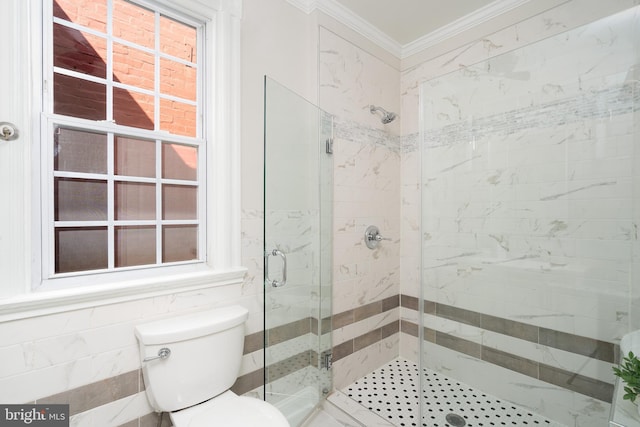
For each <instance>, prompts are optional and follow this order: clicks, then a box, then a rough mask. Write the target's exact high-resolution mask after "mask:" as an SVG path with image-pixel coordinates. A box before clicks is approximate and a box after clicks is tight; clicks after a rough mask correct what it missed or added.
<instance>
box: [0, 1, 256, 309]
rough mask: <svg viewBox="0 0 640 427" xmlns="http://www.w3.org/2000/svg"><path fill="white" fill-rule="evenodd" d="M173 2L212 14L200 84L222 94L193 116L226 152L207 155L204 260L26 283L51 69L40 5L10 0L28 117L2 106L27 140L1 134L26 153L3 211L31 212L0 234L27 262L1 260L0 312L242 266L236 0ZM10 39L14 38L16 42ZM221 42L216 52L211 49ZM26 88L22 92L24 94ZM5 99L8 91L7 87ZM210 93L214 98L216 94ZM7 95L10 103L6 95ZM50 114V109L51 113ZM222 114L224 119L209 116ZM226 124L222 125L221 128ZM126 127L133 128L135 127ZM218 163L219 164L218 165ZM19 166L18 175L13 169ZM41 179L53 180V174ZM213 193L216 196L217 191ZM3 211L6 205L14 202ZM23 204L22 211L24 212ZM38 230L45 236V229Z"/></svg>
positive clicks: (131, 291)
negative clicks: (62, 283)
mask: <svg viewBox="0 0 640 427" xmlns="http://www.w3.org/2000/svg"><path fill="white" fill-rule="evenodd" d="M140 1H142V2H144V1H146V0H140ZM154 2H158V3H162V4H163V5H164V6H166V7H167V9H170V10H175V7H176V4H177V2H176V0H154ZM179 2H180V4H181V5H184V6H185V9H187V10H189V11H191V12H195V14H196V15H197V16H199V17H204V18H203V19H205V20H206V19H207V18H206V17H207V16H210V17H211V18H210V19H209V20H208V21H207V25H206V28H209V29H210V31H209V32H207V34H206V35H205V37H206V46H207V49H208V51H209V52H213V53H214V54H215V55H216V56H215V57H216V59H219V60H216V61H210V62H209V63H208V64H206V66H207V67H211V68H207V70H211V71H212V74H213V75H215V76H217V79H216V82H215V83H216V85H219V87H217V88H214V87H212V86H214V85H213V84H212V85H208V86H209V87H210V90H211V92H210V94H211V95H212V96H213V95H215V96H217V95H218V94H219V93H221V94H223V95H224V99H223V100H221V101H220V102H218V101H215V102H214V101H209V102H208V103H207V106H206V108H205V110H204V114H205V116H204V117H202V118H200V119H201V120H209V121H211V122H212V123H213V124H214V126H211V128H213V129H211V132H210V134H209V135H207V136H208V137H211V138H208V140H209V141H212V142H213V144H215V143H216V142H219V143H220V142H221V144H219V145H223V146H224V147H223V148H222V149H221V150H220V151H219V152H216V153H215V154H216V155H223V156H226V157H225V158H216V159H215V161H214V162H212V167H211V170H212V171H213V172H212V175H213V176H207V177H206V178H207V180H208V186H207V197H206V199H207V202H208V203H210V204H211V205H210V206H216V210H215V211H214V209H211V210H210V211H209V213H208V216H207V218H206V221H209V222H210V223H211V226H209V227H207V229H206V233H207V239H206V241H207V242H209V245H210V246H214V248H215V249H216V251H215V252H214V251H211V249H212V248H211V247H210V248H207V249H209V250H207V254H208V257H207V263H206V264H205V263H199V265H196V266H195V268H192V266H189V265H175V266H173V265H171V266H168V268H167V269H166V270H163V272H164V274H157V275H153V276H151V277H143V275H142V273H140V274H132V273H135V272H125V273H126V275H119V274H118V273H115V274H116V275H114V276H113V277H112V278H111V280H107V281H105V283H96V281H95V277H93V276H92V275H87V276H85V277H84V278H81V279H76V278H72V279H75V280H77V281H83V282H84V283H82V286H79V287H73V288H57V289H56V288H55V286H54V287H51V288H50V289H49V290H46V291H37V290H35V289H36V288H37V286H38V284H40V279H41V277H42V276H43V275H45V274H46V272H43V271H41V266H42V259H43V257H44V256H46V255H45V254H43V253H41V252H40V250H41V247H42V246H43V245H42V239H43V236H42V230H41V225H42V224H41V214H40V212H41V209H40V204H41V194H40V189H41V185H43V186H44V187H42V188H43V189H44V190H46V185H47V182H48V181H47V180H46V179H45V178H46V177H45V176H44V175H45V174H41V173H40V172H39V171H40V165H41V161H42V159H41V157H42V154H41V148H40V143H39V140H40V135H41V134H42V132H43V129H42V128H46V127H47V120H46V117H43V116H41V114H40V112H41V111H42V105H43V104H46V100H47V99H49V100H50V97H51V91H50V90H48V89H50V88H48V87H47V82H50V81H51V79H50V76H48V75H43V69H52V64H50V63H49V61H46V62H47V64H45V65H48V66H46V67H43V64H42V61H43V59H42V51H43V48H42V40H43V35H44V34H43V33H47V31H46V27H47V25H50V24H47V23H46V22H48V21H49V20H45V23H43V22H42V16H43V6H42V3H41V1H40V0H29V1H23V0H12V3H11V5H10V6H11V7H10V9H9V10H8V14H9V15H10V16H11V17H12V18H14V17H15V19H14V20H13V21H12V22H15V25H14V26H9V27H7V29H6V30H2V31H0V33H2V34H5V33H7V34H18V33H19V34H21V36H20V37H8V38H5V39H4V40H10V41H11V43H9V44H7V49H8V51H9V52H18V53H20V55H17V54H16V55H14V56H12V58H13V57H15V58H14V59H15V60H14V61H10V62H11V63H15V64H24V66H22V69H26V70H28V73H27V72H24V71H22V73H23V74H22V75H25V74H26V76H25V77H28V78H26V79H24V80H23V81H24V82H27V81H28V83H25V84H24V85H22V84H20V85H19V84H15V85H14V87H15V88H16V92H19V95H20V98H16V99H21V100H22V101H21V103H20V104H19V108H17V109H16V110H17V112H24V113H25V116H26V117H28V120H26V117H25V120H18V119H16V118H14V117H13V116H8V115H7V117H5V118H6V119H11V121H15V122H16V123H17V124H18V126H19V128H21V129H22V130H23V132H22V134H21V139H24V140H25V141H29V140H31V141H32V143H31V144H28V146H27V145H25V144H16V143H10V144H11V145H8V144H5V145H8V147H10V148H13V147H15V148H18V149H21V150H24V151H25V155H24V157H25V158H26V159H27V160H28V164H25V165H24V170H23V168H22V166H23V165H21V164H20V162H17V163H18V164H16V167H15V171H14V170H13V169H12V170H11V171H12V173H13V172H15V173H13V175H15V176H16V182H18V183H20V185H21V186H24V187H26V188H24V190H22V191H20V193H22V194H23V195H24V200H23V202H24V206H22V205H20V206H21V209H20V210H19V211H18V210H16V212H17V214H16V215H13V214H12V216H11V218H14V217H16V218H24V217H25V216H27V217H29V216H31V221H27V222H26V224H25V225H24V227H23V228H25V229H26V230H24V236H22V232H21V229H20V227H18V226H13V228H14V229H16V230H17V231H16V233H13V234H12V235H10V236H8V237H9V238H8V239H5V240H4V241H0V253H3V254H4V252H5V250H6V249H7V248H11V251H12V252H15V253H18V254H20V257H21V259H23V260H24V266H25V267H26V271H23V270H24V269H23V268H22V265H17V264H18V263H16V262H13V263H11V264H9V263H7V262H1V263H0V276H2V277H3V280H2V282H3V283H2V285H3V286H2V289H0V322H2V321H7V320H14V319H21V318H28V317H34V316H40V315H45V314H50V313H59V312H65V311H69V310H75V309H79V308H83V307H95V306H100V305H106V304H113V303H118V302H121V301H129V300H137V299H141V298H148V297H152V296H155V295H167V294H173V293H177V292H186V291H191V290H195V289H204V288H210V287H213V286H222V285H236V284H241V283H242V280H243V277H244V275H245V274H246V268H244V267H242V266H241V253H240V249H241V234H240V227H241V220H240V219H241V215H240V213H241V209H240V200H241V197H240V170H239V167H240V78H241V77H240V76H241V73H240V53H241V52H240V40H239V37H240V24H241V22H240V20H241V15H242V0H179ZM45 4H50V2H49V3H47V2H45ZM181 15H183V14H181ZM47 16H49V15H47ZM224 23H226V24H224ZM223 24H224V25H223ZM15 41H19V43H18V42H15ZM0 44H2V43H0ZM16 46H19V47H20V49H17V48H16ZM220 52H222V54H223V56H220ZM206 56H208V55H206ZM206 56H203V57H206ZM16 67H17V65H16ZM214 67H215V68H214ZM9 78H10V79H14V78H15V79H16V80H18V82H21V81H22V80H20V79H18V78H17V77H15V76H14V75H13V74H9ZM10 81H11V80H10ZM23 86H24V88H23ZM25 93H26V94H28V95H29V96H28V97H25V96H24V94H25ZM25 98H26V99H25ZM8 99H9V100H13V98H12V97H11V96H10V97H9V98H8ZM213 99H214V100H215V98H213ZM14 104H16V103H15V102H14ZM220 108H228V111H226V113H224V114H222V115H221V114H220V111H219V109H220ZM3 111H4V110H3ZM51 117H53V118H54V119H56V120H57V119H58V117H57V116H55V115H52V116H51ZM222 119H224V120H223V121H220V122H218V120H222ZM99 126H105V127H107V128H108V127H109V126H110V123H108V122H105V123H102V124H99ZM225 128H226V130H223V129H225ZM30 130H31V131H32V132H30ZM131 130H132V129H131ZM135 132H138V131H137V130H135ZM31 133H33V138H31V137H30V136H31V135H30V134H31ZM171 139H173V137H171ZM5 145H2V144H0V149H2V150H4V151H3V154H5V158H8V156H7V155H6V151H7V147H6V146H5ZM27 148H28V150H27ZM43 150H44V147H43ZM214 151H215V150H214V149H210V150H207V152H206V156H211V155H213V154H214V153H213V152H214ZM219 165H223V166H224V167H218V166H219ZM29 166H32V167H29ZM32 171H33V173H32ZM13 175H12V177H13ZM22 175H24V177H25V178H24V179H18V178H19V176H22ZM49 178H51V177H49ZM41 180H42V181H41ZM50 181H51V182H52V180H50ZM43 182H44V183H43ZM16 187H17V186H16ZM20 188H22V187H20ZM220 194H222V195H223V197H218V196H219V195H220ZM214 196H215V197H214ZM14 199H15V197H14V198H10V201H11V203H14V205H15V200H14ZM216 204H218V205H216ZM220 204H221V205H220ZM42 208H45V206H42ZM10 211H11V212H13V210H10ZM25 212H28V213H30V214H31V215H28V214H25ZM0 216H2V215H0ZM18 222H19V220H16V221H8V223H9V224H14V223H18ZM18 232H20V233H18ZM18 234H19V237H24V238H18V237H16V235H18ZM5 237H7V236H5ZM44 238H45V239H46V237H44ZM0 240H2V239H0ZM45 243H46V242H45ZM24 249H26V251H25V250H24ZM7 259H8V257H4V260H3V261H6V260H7ZM178 264H179V263H178ZM214 268H215V269H214ZM85 285H86V286H85Z"/></svg>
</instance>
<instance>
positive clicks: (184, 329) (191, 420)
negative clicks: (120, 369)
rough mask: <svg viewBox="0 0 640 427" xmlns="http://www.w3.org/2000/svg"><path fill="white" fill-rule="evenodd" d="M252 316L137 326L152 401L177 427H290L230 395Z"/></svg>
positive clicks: (217, 314) (230, 310)
mask: <svg viewBox="0 0 640 427" xmlns="http://www.w3.org/2000/svg"><path fill="white" fill-rule="evenodd" d="M248 314H249V312H248V310H247V309H246V308H244V307H241V306H231V307H224V308H216V309H212V310H207V311H203V312H198V313H193V314H188V315H183V316H178V317H173V318H170V319H163V320H158V321H155V322H150V323H145V324H142V325H138V326H136V328H135V334H136V337H137V339H138V343H139V346H140V359H141V361H142V374H143V376H144V380H145V385H146V389H145V391H146V394H147V399H148V400H149V403H150V404H151V406H152V407H153V408H154V409H155V410H156V411H158V412H168V413H169V415H170V417H171V421H172V423H173V425H174V426H175V427H186V426H189V427H199V426H202V427H204V426H207V427H210V426H224V427H236V426H237V427H289V423H288V421H287V419H286V418H285V417H284V415H282V413H281V412H280V411H278V409H276V408H275V407H274V406H272V405H271V404H269V403H267V402H265V401H262V400H260V399H256V398H253V397H245V396H238V395H237V394H235V393H234V392H232V391H231V390H230V388H231V386H232V385H233V384H234V383H235V381H236V379H237V377H238V373H239V371H240V363H241V361H242V349H243V346H244V322H245V320H246V319H247V317H248Z"/></svg>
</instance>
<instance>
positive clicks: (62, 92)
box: [53, 73, 107, 120]
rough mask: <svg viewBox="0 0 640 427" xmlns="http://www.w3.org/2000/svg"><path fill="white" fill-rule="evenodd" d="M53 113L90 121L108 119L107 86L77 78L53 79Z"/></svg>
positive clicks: (57, 77)
mask: <svg viewBox="0 0 640 427" xmlns="http://www.w3.org/2000/svg"><path fill="white" fill-rule="evenodd" d="M53 84H54V92H53V112H54V113H56V114H62V115H65V116H71V117H79V118H81V119H88V120H106V119H107V92H106V86H105V85H103V84H100V83H93V82H89V81H87V80H82V79H77V78H75V77H69V76H64V75H62V74H57V73H56V74H55V75H54V77H53Z"/></svg>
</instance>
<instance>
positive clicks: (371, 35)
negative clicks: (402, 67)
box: [287, 0, 531, 59]
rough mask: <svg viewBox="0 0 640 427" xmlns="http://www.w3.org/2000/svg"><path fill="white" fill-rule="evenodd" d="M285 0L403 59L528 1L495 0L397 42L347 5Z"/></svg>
mask: <svg viewBox="0 0 640 427" xmlns="http://www.w3.org/2000/svg"><path fill="white" fill-rule="evenodd" d="M287 1H288V2H289V3H290V4H291V5H293V6H295V7H297V8H298V9H300V10H302V11H303V12H305V13H306V14H310V13H312V12H313V11H315V10H320V11H322V12H324V13H326V14H327V15H329V16H331V17H332V18H334V19H336V20H338V21H339V22H341V23H342V24H344V25H346V26H347V27H349V28H351V29H352V30H354V31H356V32H358V33H359V34H361V35H363V36H364V37H366V38H367V39H369V40H371V41H372V42H373V43H375V44H377V45H378V46H380V47H382V48H383V49H386V50H387V51H389V52H390V53H392V54H393V55H395V56H396V57H398V58H399V59H405V58H407V57H409V56H411V55H414V54H416V53H418V52H420V51H422V50H424V49H427V48H430V47H433V46H435V45H436V44H438V43H441V42H443V41H444V40H446V39H448V38H451V37H454V36H456V35H458V34H460V33H462V32H464V31H468V30H470V29H471V28H473V27H476V26H478V25H480V24H482V23H484V22H486V21H488V20H490V19H493V18H496V17H498V16H500V15H503V14H505V13H507V12H509V11H511V10H513V9H515V8H517V7H520V6H522V5H524V4H526V3H528V2H530V1H531V0H496V1H494V2H492V3H490V4H488V5H486V6H484V7H482V8H480V9H478V10H476V11H474V12H472V13H469V14H468V15H465V16H463V17H461V18H460V19H457V20H455V21H453V22H451V23H450V24H447V25H445V26H444V27H441V28H439V29H437V30H435V31H433V32H431V33H429V34H426V35H424V36H422V37H420V38H418V39H416V40H414V41H412V42H410V43H407V44H405V45H401V44H400V43H398V42H397V41H395V40H394V39H392V38H391V37H389V36H388V35H387V34H385V33H384V32H382V31H381V30H380V29H379V28H378V27H376V26H375V25H373V24H371V23H370V22H368V21H366V20H364V19H362V18H361V17H360V16H358V15H356V14H355V13H354V12H352V11H351V10H350V9H347V8H346V7H344V6H343V5H342V4H340V3H338V2H337V1H335V0H287Z"/></svg>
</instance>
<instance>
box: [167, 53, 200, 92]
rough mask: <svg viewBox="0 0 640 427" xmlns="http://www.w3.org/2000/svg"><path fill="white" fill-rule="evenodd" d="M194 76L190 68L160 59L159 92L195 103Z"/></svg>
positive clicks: (193, 69)
mask: <svg viewBox="0 0 640 427" xmlns="http://www.w3.org/2000/svg"><path fill="white" fill-rule="evenodd" d="M196 75H197V72H196V69H195V68H194V67H192V66H189V65H185V64H182V63H180V62H176V61H171V60H169V59H166V58H160V92H161V93H163V94H165V95H171V96H176V97H178V98H184V99H188V100H189V101H195V100H196V89H197V88H196V82H197V80H196Z"/></svg>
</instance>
